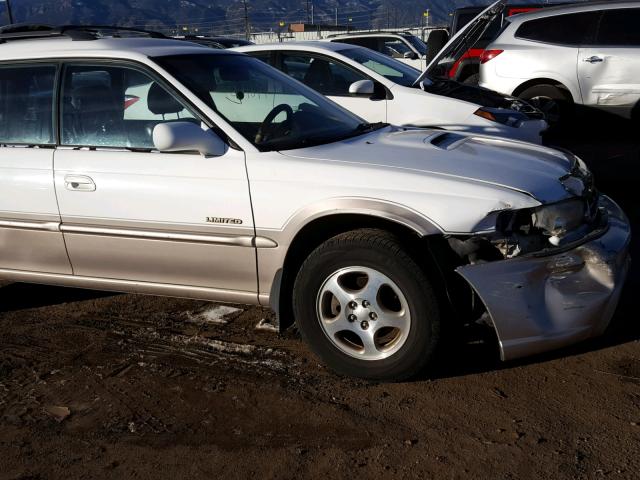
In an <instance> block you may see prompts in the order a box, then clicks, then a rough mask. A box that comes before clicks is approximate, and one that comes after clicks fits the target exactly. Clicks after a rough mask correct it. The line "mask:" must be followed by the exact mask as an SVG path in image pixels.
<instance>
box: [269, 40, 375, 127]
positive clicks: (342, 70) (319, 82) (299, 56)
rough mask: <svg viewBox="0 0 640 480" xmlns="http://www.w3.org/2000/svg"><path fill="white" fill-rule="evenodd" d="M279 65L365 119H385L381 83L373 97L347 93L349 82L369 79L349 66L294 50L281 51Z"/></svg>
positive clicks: (369, 120)
mask: <svg viewBox="0 0 640 480" xmlns="http://www.w3.org/2000/svg"><path fill="white" fill-rule="evenodd" d="M279 65H280V70H282V71H283V72H284V73H286V74H288V75H289V76H291V77H293V78H295V79H296V80H299V81H301V82H302V83H304V84H305V85H307V86H308V87H311V88H312V89H314V90H316V91H317V92H319V93H321V94H323V95H325V96H327V97H329V98H330V99H331V100H333V101H334V102H336V103H337V104H338V105H341V106H342V107H344V108H346V109H347V110H349V111H351V112H353V113H355V114H356V115H358V116H360V117H362V118H364V119H365V120H367V121H368V122H371V123H374V122H386V121H387V100H386V90H384V87H383V86H382V85H379V84H378V87H377V88H378V89H379V90H380V91H379V93H377V94H374V95H373V96H372V97H354V96H352V95H350V94H349V87H350V86H351V84H352V83H354V82H357V81H360V80H371V79H370V78H369V77H368V76H367V75H365V74H364V73H362V72H360V71H358V70H355V69H354V68H352V67H351V66H348V65H346V64H344V63H342V62H340V61H339V60H337V59H334V58H330V57H328V56H325V55H321V54H317V53H311V52H295V51H291V52H282V53H281V55H280V62H279Z"/></svg>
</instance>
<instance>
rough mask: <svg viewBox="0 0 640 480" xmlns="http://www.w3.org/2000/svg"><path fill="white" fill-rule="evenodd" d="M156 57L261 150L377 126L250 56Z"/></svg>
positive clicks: (320, 141) (315, 141)
mask: <svg viewBox="0 0 640 480" xmlns="http://www.w3.org/2000/svg"><path fill="white" fill-rule="evenodd" d="M154 60H155V61H156V62H157V63H158V64H159V65H160V66H162V67H163V68H164V69H166V70H167V71H168V72H169V73H171V74H172V75H173V76H175V77H176V78H177V79H178V80H179V81H180V82H182V83H183V84H184V85H185V86H186V87H188V88H189V89H190V90H191V91H192V92H193V93H194V94H195V95H197V96H198V97H199V98H200V99H201V100H202V101H203V102H205V103H206V104H207V105H208V106H209V107H211V108H212V109H214V110H215V111H216V112H217V113H218V114H220V115H221V116H222V117H223V118H224V119H225V120H227V121H228V122H229V123H230V124H231V125H232V126H233V127H234V128H235V129H236V130H237V131H238V132H239V133H240V134H241V135H242V136H244V137H245V138H246V139H247V140H249V141H250V142H251V143H252V144H253V145H255V146H256V147H257V148H258V149H259V150H261V151H271V150H289V149H295V148H303V147H308V146H312V145H319V144H324V143H331V142H336V141H338V140H342V139H345V138H349V137H353V136H355V135H360V134H362V133H364V132H366V131H369V130H371V129H374V128H377V125H369V124H367V123H366V122H364V121H363V120H362V119H360V118H359V117H356V116H355V115H353V114H351V113H349V112H347V111H346V110H343V109H342V108H341V107H339V106H338V105H336V104H335V103H333V102H331V101H330V100H327V99H326V98H325V97H323V96H322V95H320V94H318V93H316V92H314V91H313V90H311V89H309V88H308V87H305V86H304V85H302V84H301V83H298V82H296V81H295V80H293V79H291V78H289V77H288V76H287V75H284V74H283V73H280V72H279V71H278V70H276V69H274V68H272V67H270V66H268V65H266V64H265V63H264V62H262V61H260V60H258V59H255V58H251V57H249V56H246V55H216V54H208V53H199V54H190V55H173V56H165V57H157V58H155V59H154Z"/></svg>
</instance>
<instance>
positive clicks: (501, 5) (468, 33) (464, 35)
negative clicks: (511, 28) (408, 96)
mask: <svg viewBox="0 0 640 480" xmlns="http://www.w3.org/2000/svg"><path fill="white" fill-rule="evenodd" d="M506 3H507V0H498V1H497V2H495V3H493V4H492V5H490V6H489V7H488V8H486V9H485V10H483V11H482V12H481V13H480V14H479V15H478V16H477V17H476V18H474V19H473V20H471V21H470V22H469V23H467V24H466V25H465V26H464V27H463V28H462V29H461V30H460V31H459V32H458V33H456V34H455V35H454V36H453V37H451V40H449V41H448V42H447V44H446V45H445V46H444V47H443V48H442V50H440V52H439V53H438V54H437V55H436V56H435V57H434V58H433V60H431V62H430V63H429V65H427V68H426V69H425V71H424V72H422V75H420V77H418V80H416V82H415V85H419V84H420V82H421V81H422V80H424V79H425V78H427V77H430V76H434V77H438V76H444V75H438V70H439V68H441V67H444V68H446V69H447V71H448V70H449V68H450V67H451V66H452V65H453V64H454V63H456V62H457V61H458V60H460V58H461V57H462V56H463V55H464V54H465V52H466V51H467V50H469V48H471V47H472V46H473V45H475V44H476V42H477V41H478V40H480V39H481V38H482V35H483V34H484V32H486V31H487V29H488V28H489V27H490V26H491V24H492V23H493V21H494V20H495V19H496V18H497V17H499V16H500V15H502V12H503V11H504V9H505V7H506Z"/></svg>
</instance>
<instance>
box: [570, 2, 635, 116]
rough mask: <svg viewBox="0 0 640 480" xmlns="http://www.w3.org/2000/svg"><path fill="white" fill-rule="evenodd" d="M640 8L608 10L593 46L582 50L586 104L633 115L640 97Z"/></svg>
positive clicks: (580, 61)
mask: <svg viewBox="0 0 640 480" xmlns="http://www.w3.org/2000/svg"><path fill="white" fill-rule="evenodd" d="M639 25H640V8H621V9H615V10H604V11H603V12H602V17H601V19H600V25H599V28H598V29H597V35H596V39H595V42H593V43H594V44H593V46H586V47H582V48H581V49H580V54H579V56H578V76H579V80H580V89H581V91H582V97H583V101H584V104H585V105H590V106H593V107H598V108H601V109H604V110H607V111H610V112H611V113H615V114H618V115H622V116H624V117H627V118H628V117H630V116H631V115H632V112H633V111H634V108H635V106H636V105H637V104H638V101H639V100H640V28H639V27H638V26H639Z"/></svg>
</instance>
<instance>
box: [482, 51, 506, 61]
mask: <svg viewBox="0 0 640 480" xmlns="http://www.w3.org/2000/svg"><path fill="white" fill-rule="evenodd" d="M502 52H504V50H485V51H483V52H482V55H480V63H487V62H488V61H489V60H493V59H494V58H496V57H497V56H498V55H500V54H501V53H502Z"/></svg>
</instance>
